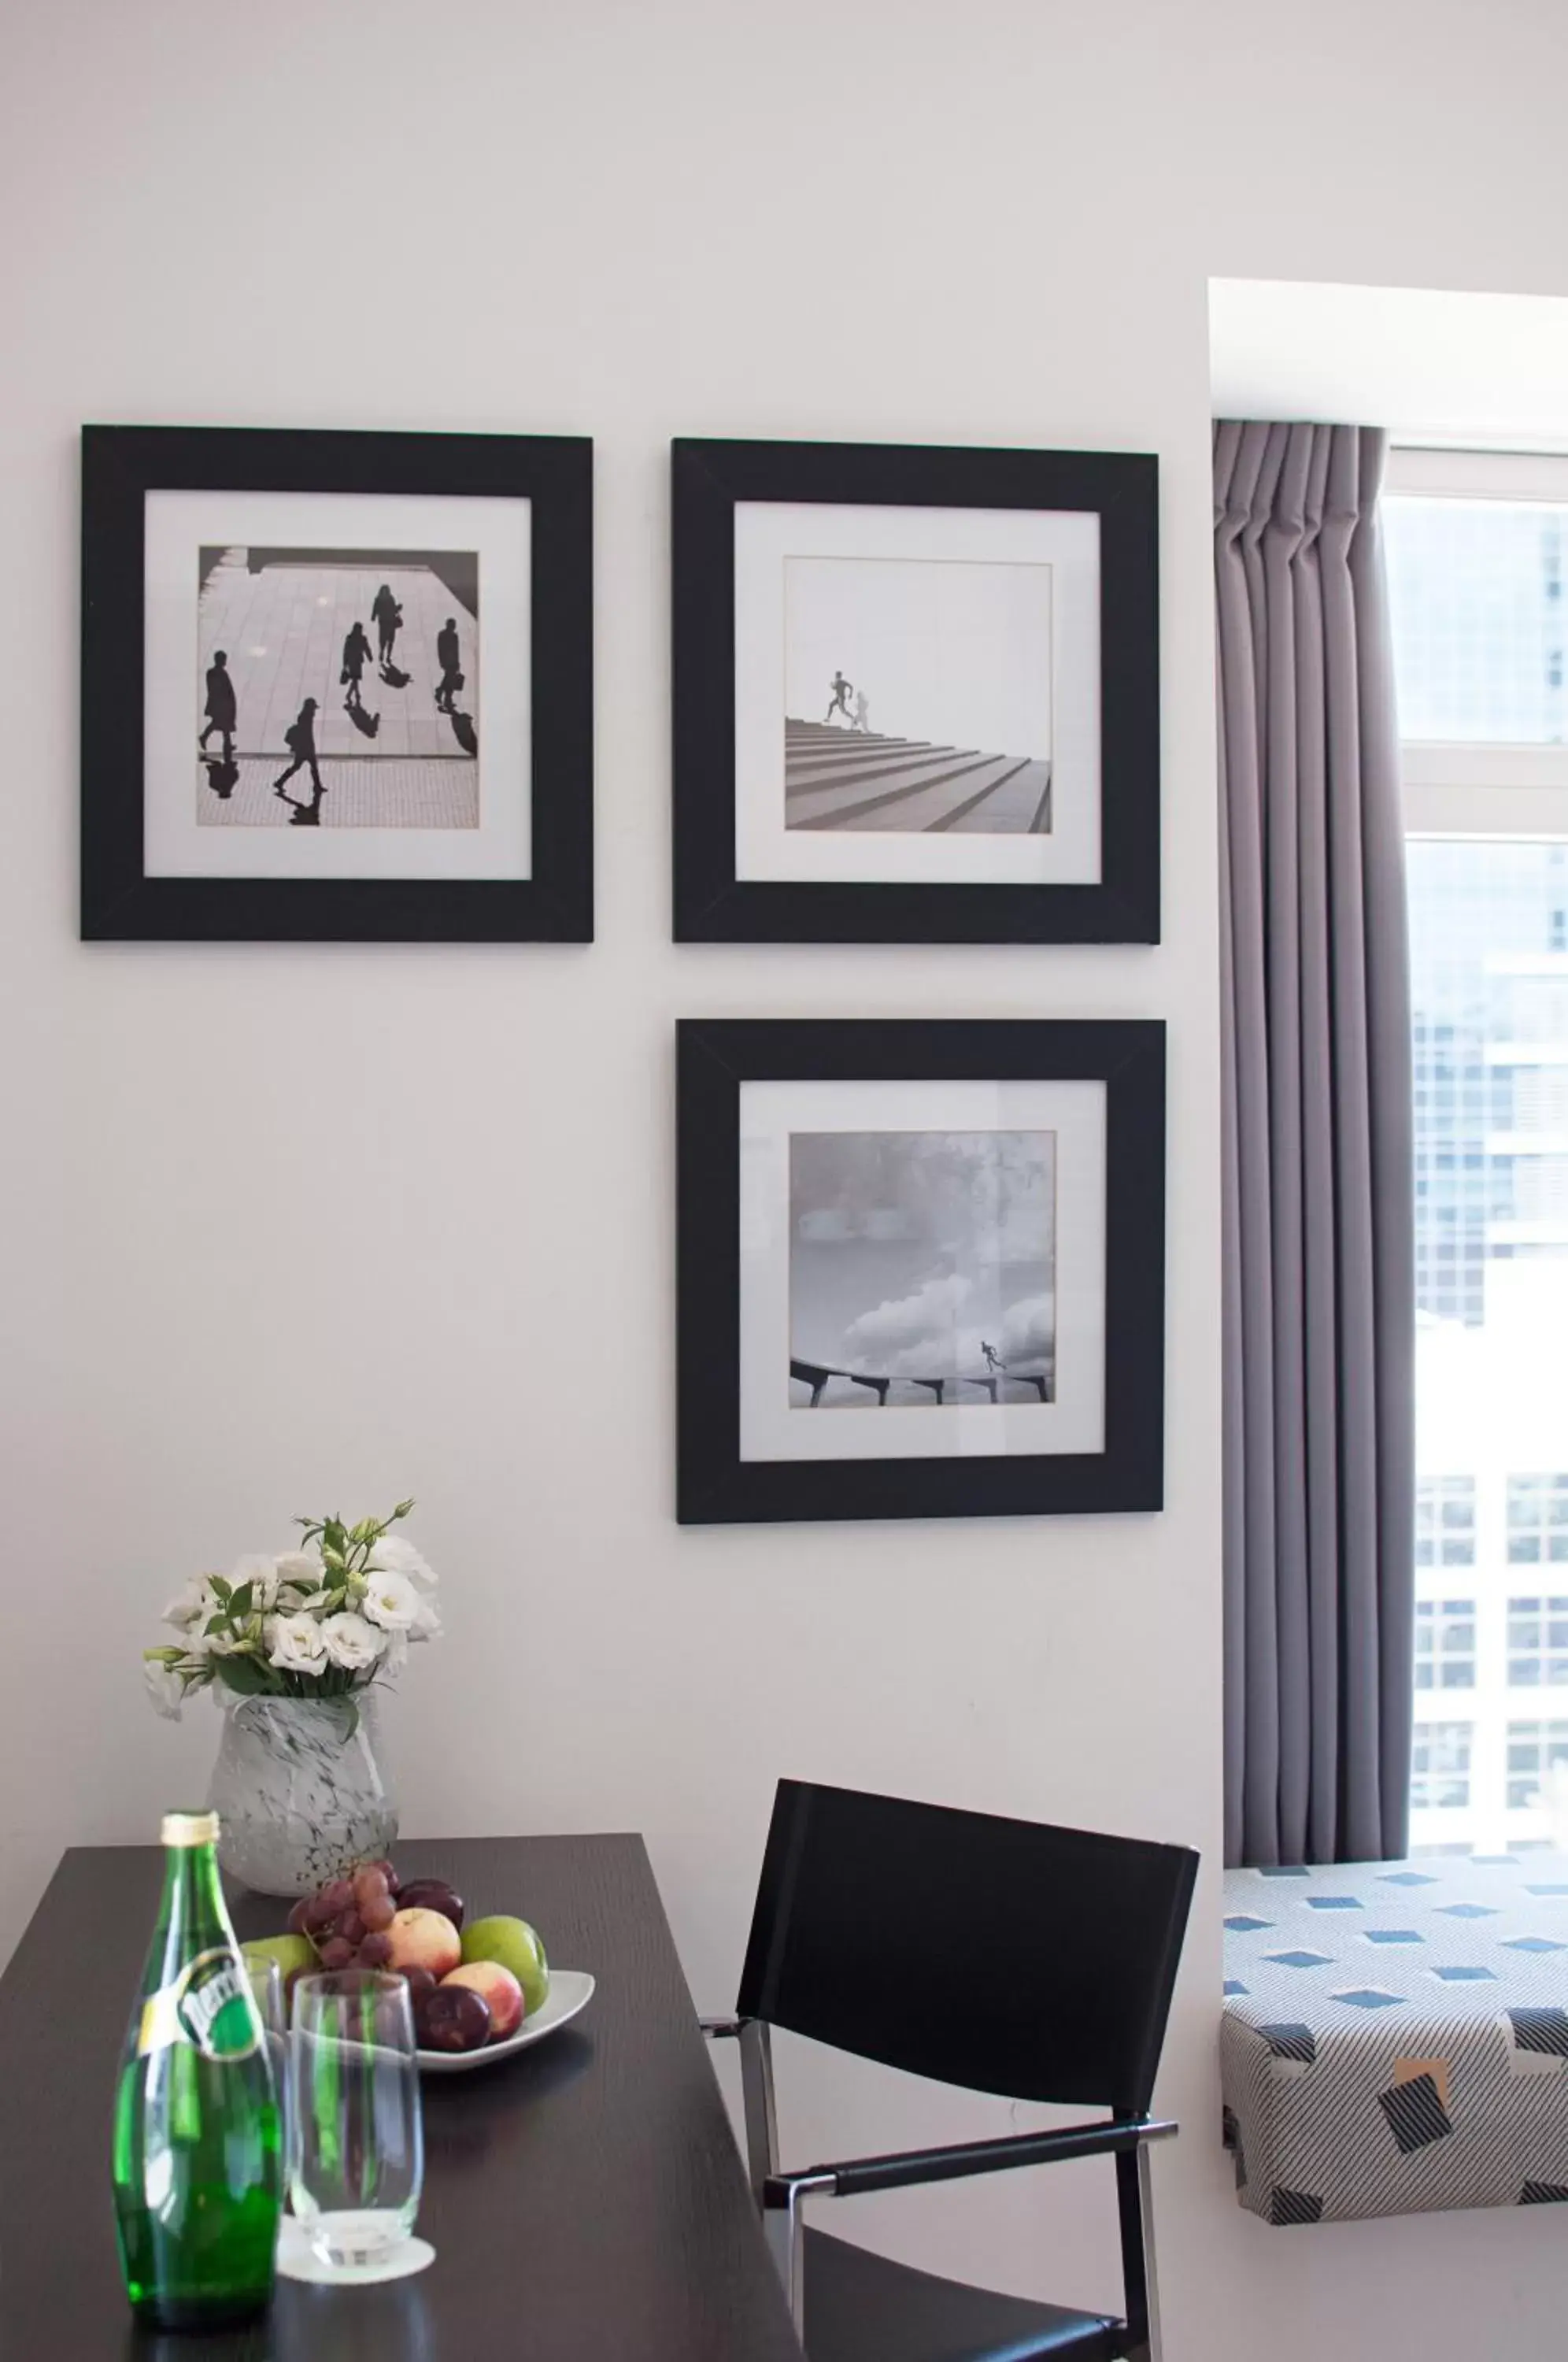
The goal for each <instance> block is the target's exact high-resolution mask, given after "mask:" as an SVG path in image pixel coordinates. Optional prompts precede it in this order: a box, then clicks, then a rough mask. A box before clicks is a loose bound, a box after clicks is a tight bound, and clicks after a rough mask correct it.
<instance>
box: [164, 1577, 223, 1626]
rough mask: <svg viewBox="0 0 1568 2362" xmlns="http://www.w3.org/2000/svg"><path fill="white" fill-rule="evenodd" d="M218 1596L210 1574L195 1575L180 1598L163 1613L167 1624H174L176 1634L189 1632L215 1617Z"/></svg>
mask: <svg viewBox="0 0 1568 2362" xmlns="http://www.w3.org/2000/svg"><path fill="white" fill-rule="evenodd" d="M217 1606H218V1595H217V1593H216V1592H215V1590H214V1589H213V1579H212V1577H211V1575H210V1574H193V1576H192V1577H191V1579H190V1581H189V1583H187V1584H186V1585H185V1587H184V1589H183V1590H182V1592H181V1593H180V1595H179V1596H178V1597H177V1598H175V1599H171V1601H170V1602H169V1605H168V1606H167V1607H166V1608H165V1609H164V1611H163V1621H164V1622H165V1624H172V1625H173V1627H174V1629H175V1630H176V1632H189V1631H191V1630H192V1629H193V1628H195V1627H197V1626H199V1625H203V1624H204V1623H205V1622H206V1620H207V1618H208V1617H209V1616H213V1615H215V1614H216V1612H217Z"/></svg>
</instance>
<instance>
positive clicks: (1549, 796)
mask: <svg viewBox="0 0 1568 2362" xmlns="http://www.w3.org/2000/svg"><path fill="white" fill-rule="evenodd" d="M1383 493H1384V497H1385V498H1386V499H1387V498H1390V497H1393V498H1397V497H1399V496H1400V495H1401V494H1407V495H1410V496H1412V497H1415V498H1417V499H1424V500H1472V501H1476V500H1482V501H1484V500H1495V501H1511V502H1519V501H1547V502H1560V503H1562V505H1563V506H1564V507H1565V508H1568V454H1564V453H1561V452H1535V451H1455V450H1439V449H1426V448H1421V447H1417V446H1415V445H1411V444H1400V445H1397V446H1395V447H1394V448H1393V449H1391V450H1390V452H1389V454H1388V460H1387V465H1386V469H1385V470H1384V479H1383ZM1399 774H1400V782H1401V787H1402V789H1403V797H1404V807H1405V833H1406V834H1407V835H1408V836H1447V837H1454V836H1458V837H1464V836H1523V837H1552V836H1564V837H1568V745H1562V746H1542V745H1534V746H1532V745H1506V744H1496V743H1490V742H1486V741H1481V742H1461V741H1452V742H1441V741H1437V740H1423V739H1409V738H1407V739H1403V740H1402V741H1401V744H1400V749H1399Z"/></svg>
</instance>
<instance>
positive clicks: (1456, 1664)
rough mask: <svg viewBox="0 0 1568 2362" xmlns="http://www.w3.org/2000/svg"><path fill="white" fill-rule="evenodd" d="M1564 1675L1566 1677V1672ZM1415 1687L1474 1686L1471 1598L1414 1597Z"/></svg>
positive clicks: (1448, 1688)
mask: <svg viewBox="0 0 1568 2362" xmlns="http://www.w3.org/2000/svg"><path fill="white" fill-rule="evenodd" d="M1537 1604H1538V1605H1539V1603H1537ZM1563 1604H1564V1610H1565V1612H1568V1601H1565V1602H1564V1603H1563ZM1510 1645H1511V1643H1510ZM1564 1678H1568V1674H1565V1676H1564ZM1416 1687H1417V1688H1418V1689H1419V1690H1473V1689H1474V1687H1475V1602H1474V1599H1418V1600H1417V1602H1416Z"/></svg>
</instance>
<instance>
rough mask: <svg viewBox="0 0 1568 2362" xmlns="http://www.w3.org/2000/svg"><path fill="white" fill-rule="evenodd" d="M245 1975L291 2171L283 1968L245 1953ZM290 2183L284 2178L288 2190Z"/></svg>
mask: <svg viewBox="0 0 1568 2362" xmlns="http://www.w3.org/2000/svg"><path fill="white" fill-rule="evenodd" d="M244 1958H245V1970H246V1974H247V1975H248V1978H249V1980H250V1997H251V1999H252V2001H254V2003H256V2014H257V2016H258V2017H259V2019H260V2020H261V2031H262V2033H263V2034H264V2035H265V2036H266V2037H267V2056H268V2058H269V2059H270V2060H271V2066H272V2081H273V2083H274V2084H275V2086H276V2087H277V2093H278V2129H279V2135H280V2146H281V2147H282V2153H283V2171H284V2175H285V2177H286V2176H287V2173H288V2159H289V2129H290V2125H291V2124H292V2123H293V2108H292V2107H291V2105H290V2103H289V2018H288V2011H287V2008H286V2006H285V2004H284V2001H283V1978H282V1970H281V1969H280V1968H279V1966H278V1963H277V1961H276V1960H269V1959H263V1958H262V1957H261V1956H260V1955H259V1953H256V1952H248V1953H247V1954H246V1955H245V1956H244ZM286 2187H287V2183H286V2180H285V2190H286Z"/></svg>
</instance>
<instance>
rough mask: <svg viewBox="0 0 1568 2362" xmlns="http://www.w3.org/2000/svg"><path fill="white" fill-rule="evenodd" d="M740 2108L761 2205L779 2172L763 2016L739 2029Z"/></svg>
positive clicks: (749, 2165)
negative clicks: (764, 2188) (764, 2189)
mask: <svg viewBox="0 0 1568 2362" xmlns="http://www.w3.org/2000/svg"><path fill="white" fill-rule="evenodd" d="M739 2044H740V2064H741V2107H742V2111H743V2113H744V2114H745V2162H746V2171H747V2173H748V2174H749V2175H750V2177H751V2192H752V2196H753V2197H754V2198H755V2199H756V2203H757V2205H758V2206H760V2205H761V2204H762V2186H763V2184H764V2182H765V2181H766V2180H767V2178H768V2176H769V2174H773V2173H777V2172H778V2108H777V2106H776V2105H775V2103H774V2097H773V2047H772V2043H771V2041H770V2039H769V2036H768V2029H767V2025H766V2023H765V2022H764V2020H763V2019H761V2018H760V2017H752V2018H747V2020H746V2021H745V2025H743V2026H742V2027H741V2029H740V2035H739Z"/></svg>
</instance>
